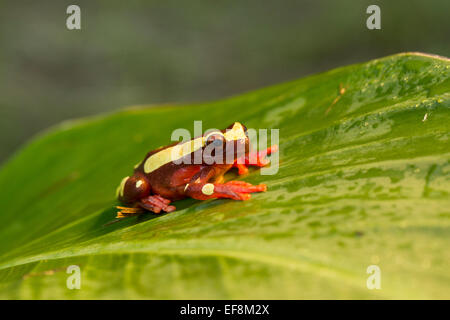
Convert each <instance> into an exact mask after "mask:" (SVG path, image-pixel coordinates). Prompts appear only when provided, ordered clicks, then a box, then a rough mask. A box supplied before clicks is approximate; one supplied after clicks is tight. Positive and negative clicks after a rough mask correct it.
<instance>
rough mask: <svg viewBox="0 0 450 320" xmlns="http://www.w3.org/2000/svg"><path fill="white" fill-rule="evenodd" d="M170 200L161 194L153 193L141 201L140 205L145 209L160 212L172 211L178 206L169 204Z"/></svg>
mask: <svg viewBox="0 0 450 320" xmlns="http://www.w3.org/2000/svg"><path fill="white" fill-rule="evenodd" d="M169 204H170V200H169V199H166V198H163V197H161V196H160V195H151V196H148V197H146V198H143V199H141V201H139V206H140V207H141V208H143V209H145V210H148V211H152V212H154V213H160V212H161V211H165V212H172V211H174V210H175V209H176V208H175V207H174V206H171V205H169Z"/></svg>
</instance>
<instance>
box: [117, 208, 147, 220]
mask: <svg viewBox="0 0 450 320" xmlns="http://www.w3.org/2000/svg"><path fill="white" fill-rule="evenodd" d="M116 208H117V209H119V211H117V216H116V218H125V217H129V216H134V215H136V214H139V213H143V212H144V210H143V209H142V208H139V207H122V206H116Z"/></svg>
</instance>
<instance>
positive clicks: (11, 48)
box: [0, 0, 450, 163]
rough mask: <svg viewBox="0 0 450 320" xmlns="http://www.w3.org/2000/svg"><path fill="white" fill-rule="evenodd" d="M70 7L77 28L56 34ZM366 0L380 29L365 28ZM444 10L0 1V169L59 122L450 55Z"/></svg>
mask: <svg viewBox="0 0 450 320" xmlns="http://www.w3.org/2000/svg"><path fill="white" fill-rule="evenodd" d="M70 4H77V5H79V6H80V7H81V20H82V21H81V24H82V30H74V31H70V30H67V28H66V18H67V16H68V15H67V14H66V8H67V6H68V5H70ZM370 4H378V5H379V6H380V7H381V20H382V22H381V25H382V29H381V30H368V29H367V28H366V19H367V17H368V14H366V8H367V6H368V5H370ZM449 12H450V1H448V0H431V1H423V0H396V1H372V0H371V1H365V0H363V1H360V0H353V1H348V0H345V1H335V0H319V1H261V0H250V1H242V0H240V1H237V0H227V1H197V0H190V1H179V0H178V1H172V0H164V1H162V0H160V1H111V0H109V1H80V0H71V1H65V0H64V1H48V0H44V1H24V0H22V1H20V2H19V1H13V0H2V1H1V2H0V163H1V162H4V161H5V160H6V159H7V157H8V156H10V155H11V153H12V152H14V151H15V150H17V149H18V148H19V147H20V146H21V144H22V143H24V141H26V140H27V139H29V138H30V137H31V136H32V135H33V134H35V133H36V132H38V131H41V130H42V129H44V128H47V127H48V126H50V125H52V124H55V123H58V122H60V121H62V120H65V119H70V118H75V117H81V116H87V115H92V114H97V113H99V112H105V111H111V110H116V109H119V108H121V107H124V106H129V105H136V104H159V103H180V102H183V103H186V102H194V101H195V102H196V101H204V100H212V99H217V98H221V97H226V96H230V95H234V94H237V93H241V92H243V91H249V90H252V89H256V88H259V87H262V86H267V85H271V84H275V83H279V82H283V81H288V80H292V79H297V78H300V77H303V76H305V75H307V74H311V73H315V72H320V71H325V70H327V69H330V68H334V67H339V66H343V65H346V64H350V63H356V62H363V61H366V60H369V59H372V58H377V57H381V56H385V55H389V54H393V53H397V52H402V51H422V52H427V53H434V54H439V55H443V56H450V23H449V20H448V19H449ZM149 126H151V123H149Z"/></svg>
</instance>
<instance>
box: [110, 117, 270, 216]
mask: <svg viewBox="0 0 450 320" xmlns="http://www.w3.org/2000/svg"><path fill="white" fill-rule="evenodd" d="M207 151H208V152H207ZM277 151H278V145H272V146H270V147H268V148H267V149H264V150H261V151H254V150H251V147H250V143H249V136H248V130H247V127H245V126H244V125H243V124H241V123H240V122H234V123H232V124H231V125H230V126H228V127H227V128H225V129H224V130H211V131H208V132H206V133H205V134H203V135H202V136H199V137H194V138H193V139H191V140H188V141H185V142H174V143H172V144H169V145H167V146H163V147H160V148H157V149H155V150H152V151H150V152H148V153H147V154H146V156H145V157H144V159H143V161H141V162H140V163H138V164H137V165H136V166H135V167H134V171H133V174H132V175H131V176H127V177H125V178H123V179H122V181H121V183H120V185H119V187H118V188H117V194H116V196H117V198H118V200H119V202H120V203H121V204H122V205H120V206H117V209H118V210H119V211H118V212H117V218H124V217H127V216H130V215H135V214H140V213H143V212H151V213H154V214H160V213H164V212H166V213H168V212H173V211H175V210H176V207H175V206H174V205H173V204H172V202H173V201H176V200H181V199H184V198H193V199H197V200H209V199H219V198H226V199H232V200H239V201H245V200H249V199H250V198H251V194H252V193H255V192H265V191H266V190H267V185H266V184H258V185H252V184H250V183H247V182H245V181H241V180H231V181H228V182H225V181H224V180H225V179H224V175H225V173H227V172H228V171H229V170H231V169H232V168H237V169H238V175H244V174H247V173H248V170H249V169H248V167H249V166H257V167H263V166H266V165H267V164H268V163H270V160H269V159H268V158H267V157H266V156H267V155H270V154H271V153H273V152H277Z"/></svg>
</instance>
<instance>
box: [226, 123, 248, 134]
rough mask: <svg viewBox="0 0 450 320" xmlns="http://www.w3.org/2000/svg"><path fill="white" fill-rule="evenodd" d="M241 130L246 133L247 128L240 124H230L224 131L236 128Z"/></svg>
mask: <svg viewBox="0 0 450 320" xmlns="http://www.w3.org/2000/svg"><path fill="white" fill-rule="evenodd" d="M239 127H240V128H242V130H243V131H244V132H247V127H246V126H244V125H243V124H242V123H240V122H234V123H232V124H230V125H229V126H228V127H227V128H226V129H225V130H236V129H237V128H239Z"/></svg>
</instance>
